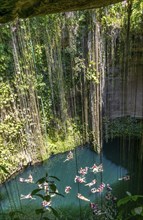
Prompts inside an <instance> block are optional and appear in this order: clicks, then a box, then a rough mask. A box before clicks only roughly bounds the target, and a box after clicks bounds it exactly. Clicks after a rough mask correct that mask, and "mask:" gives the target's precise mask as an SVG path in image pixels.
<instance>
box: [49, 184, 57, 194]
mask: <svg viewBox="0 0 143 220" xmlns="http://www.w3.org/2000/svg"><path fill="white" fill-rule="evenodd" d="M50 189H51V190H52V191H53V192H56V189H57V187H56V185H55V184H50Z"/></svg>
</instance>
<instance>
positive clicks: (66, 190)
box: [65, 186, 71, 194]
mask: <svg viewBox="0 0 143 220" xmlns="http://www.w3.org/2000/svg"><path fill="white" fill-rule="evenodd" d="M70 190H71V186H66V188H65V193H67V194H68V193H69V192H70Z"/></svg>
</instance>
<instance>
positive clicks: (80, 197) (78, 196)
mask: <svg viewBox="0 0 143 220" xmlns="http://www.w3.org/2000/svg"><path fill="white" fill-rule="evenodd" d="M77 198H79V199H81V200H84V201H86V202H90V200H89V199H87V198H86V197H84V196H83V195H81V194H80V193H78V194H77Z"/></svg>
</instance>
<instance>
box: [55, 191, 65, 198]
mask: <svg viewBox="0 0 143 220" xmlns="http://www.w3.org/2000/svg"><path fill="white" fill-rule="evenodd" d="M55 194H56V195H58V196H62V197H65V196H64V195H62V194H61V193H58V192H55Z"/></svg>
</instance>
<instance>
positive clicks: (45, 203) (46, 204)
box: [42, 200, 51, 209]
mask: <svg viewBox="0 0 143 220" xmlns="http://www.w3.org/2000/svg"><path fill="white" fill-rule="evenodd" d="M42 206H43V207H44V208H46V209H49V207H50V206H51V200H50V201H49V202H48V201H46V200H44V201H43V202H42Z"/></svg>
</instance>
